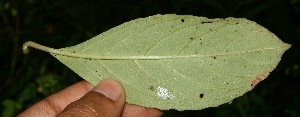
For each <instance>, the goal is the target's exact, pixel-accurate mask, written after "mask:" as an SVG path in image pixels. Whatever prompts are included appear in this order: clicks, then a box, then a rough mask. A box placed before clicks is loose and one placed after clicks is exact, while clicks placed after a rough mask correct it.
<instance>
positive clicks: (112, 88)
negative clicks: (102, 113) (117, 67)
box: [92, 79, 124, 101]
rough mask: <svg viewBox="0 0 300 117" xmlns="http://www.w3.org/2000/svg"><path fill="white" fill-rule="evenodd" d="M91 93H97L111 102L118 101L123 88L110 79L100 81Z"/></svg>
mask: <svg viewBox="0 0 300 117" xmlns="http://www.w3.org/2000/svg"><path fill="white" fill-rule="evenodd" d="M92 91H95V92H99V93H101V94H103V95H104V96H106V97H107V98H109V99H111V100H113V101H117V100H119V99H120V98H121V97H122V95H123V94H124V88H123V86H122V85H121V84H120V83H119V82H118V81H115V80H112V79H104V80H102V81H101V82H100V83H99V84H98V85H96V86H95V87H94V89H93V90H92Z"/></svg>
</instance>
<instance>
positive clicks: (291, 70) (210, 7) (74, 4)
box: [0, 0, 300, 117]
mask: <svg viewBox="0 0 300 117" xmlns="http://www.w3.org/2000/svg"><path fill="white" fill-rule="evenodd" d="M167 13H175V14H182V15H183V14H184V15H195V16H204V17H209V18H225V17H243V18H247V19H250V20H253V21H256V22H257V23H258V24H260V25H262V26H264V27H266V28H268V29H269V30H270V31H271V32H273V33H275V34H276V35H277V36H278V37H279V38H280V39H282V40H283V41H284V42H286V43H290V44H292V45H293V46H292V48H290V49H289V50H288V51H287V52H286V53H285V54H284V56H283V58H282V60H281V62H280V63H279V65H278V66H277V68H276V69H275V70H274V71H273V72H272V73H271V75H270V76H269V77H268V78H267V79H266V80H264V81H263V82H262V83H260V84H259V85H258V86H257V87H256V88H254V90H253V91H251V92H248V93H246V94H245V95H243V96H242V97H239V98H237V99H235V100H234V101H233V102H232V103H231V104H223V105H221V106H219V107H216V108H208V109H204V110H199V111H183V112H177V111H175V110H170V111H166V112H165V115H164V116H166V117H169V116H176V117H181V116H191V117H193V116H202V117H208V116H209V117H214V116H215V117H223V116H227V117H274V116H281V117H299V116H300V86H299V83H300V80H299V78H300V77H299V76H300V70H299V69H300V61H299V58H300V48H299V43H300V24H299V22H300V0H126V1H123V0H76V1H75V0H56V1H51V0H0V42H1V43H0V47H1V49H0V55H1V58H0V65H1V67H0V68H1V69H0V83H1V85H0V100H1V105H0V113H1V114H2V115H0V116H3V117H9V116H15V115H16V114H17V113H19V112H21V111H23V110H24V109H26V108H28V107H29V106H30V105H32V104H33V103H35V102H37V101H39V100H41V99H43V98H45V97H46V96H48V95H50V94H53V93H55V92H57V91H59V90H61V89H63V88H64V87H66V86H69V85H71V84H74V83H75V82H78V81H80V80H82V79H81V78H80V77H79V76H78V75H76V74H75V73H74V72H72V71H71V70H70V69H68V68H67V67H66V66H64V65H63V64H62V63H60V62H59V61H58V60H56V59H55V58H53V57H52V56H50V55H49V54H48V53H45V52H42V51H37V50H33V49H31V52H30V54H29V55H26V56H25V55H24V54H23V53H22V49H21V48H22V44H23V43H24V42H26V41H29V40H31V41H35V42H37V43H40V44H43V45H46V46H49V47H54V48H62V47H67V46H72V45H75V44H78V43H81V42H83V41H85V40H88V39H90V38H91V37H94V36H96V35H98V34H100V33H102V32H104V31H106V30H108V29H110V28H112V27H115V26H117V25H120V24H122V23H124V22H126V21H130V20H133V19H136V18H141V17H147V16H150V15H155V14H167Z"/></svg>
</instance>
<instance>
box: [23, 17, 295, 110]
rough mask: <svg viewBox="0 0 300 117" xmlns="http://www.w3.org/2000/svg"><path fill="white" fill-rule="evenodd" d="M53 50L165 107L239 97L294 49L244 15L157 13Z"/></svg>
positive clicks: (140, 99)
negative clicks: (289, 49)
mask: <svg viewBox="0 0 300 117" xmlns="http://www.w3.org/2000/svg"><path fill="white" fill-rule="evenodd" d="M28 47H34V48H37V49H40V50H43V51H46V52H49V53H51V55H53V56H54V57H55V58H57V59H58V60H59V61H61V62H62V63H63V64H65V65H66V66H68V67H69V68H71V69H72V70H73V71H74V72H76V73H77V74H79V75H80V76H81V77H82V78H84V79H86V80H87V81H89V82H90V83H92V84H93V85H96V84H97V83H98V82H99V81H100V80H102V79H106V78H112V79H115V80H117V81H119V82H120V83H122V84H123V86H124V87H125V90H126V101H127V102H128V103H129V104H136V105H140V106H144V107H151V108H158V109H162V110H168V109H176V110H199V109H203V108H207V107H216V106H218V105H220V104H223V103H227V102H230V101H232V100H233V99H234V98H236V97H239V96H241V95H243V94H244V93H246V92H247V91H250V90H251V89H253V87H254V86H255V85H257V83H259V82H260V81H262V80H263V79H265V78H266V77H267V76H268V75H269V73H270V72H271V71H272V70H273V69H275V67H276V65H277V64H278V62H279V61H280V59H281V56H282V54H283V53H284V52H285V51H286V50H287V49H288V48H290V45H289V44H286V43H283V42H282V41H281V40H280V39H278V38H277V37H276V36H275V35H274V34H273V33H271V32H269V31H268V30H267V29H265V28H263V27H262V26H260V25H258V24H256V23H255V22H252V21H249V20H246V19H243V18H226V19H207V18H205V17H196V16H189V15H155V16H150V17H147V18H140V19H136V20H132V21H130V22H127V23H124V24H122V25H120V26H117V27H115V28H112V29H110V30H109V31H107V32H104V33H102V34H100V35H98V36H96V37H94V38H92V39H90V40H88V41H86V42H83V43H81V44H78V45H76V46H72V47H67V48H62V49H52V48H48V47H45V46H41V45H38V44H36V43H34V42H27V43H25V44H24V46H23V49H24V52H25V53H27V52H28Z"/></svg>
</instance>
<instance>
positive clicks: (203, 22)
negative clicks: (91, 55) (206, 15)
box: [201, 21, 213, 24]
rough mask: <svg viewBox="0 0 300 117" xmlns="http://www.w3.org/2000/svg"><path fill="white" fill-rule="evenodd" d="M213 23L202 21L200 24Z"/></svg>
mask: <svg viewBox="0 0 300 117" xmlns="http://www.w3.org/2000/svg"><path fill="white" fill-rule="evenodd" d="M212 22H213V21H202V22H201V24H206V23H212Z"/></svg>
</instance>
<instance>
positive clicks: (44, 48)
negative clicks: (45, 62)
mask: <svg viewBox="0 0 300 117" xmlns="http://www.w3.org/2000/svg"><path fill="white" fill-rule="evenodd" d="M29 47H32V48H35V49H38V50H42V51H45V52H49V53H53V54H63V53H62V51H59V50H57V49H54V48H49V47H47V46H43V45H40V44H37V43H35V42H32V41H27V42H25V43H24V44H23V48H22V49H23V53H24V54H28V53H29V49H28V48H29Z"/></svg>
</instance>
